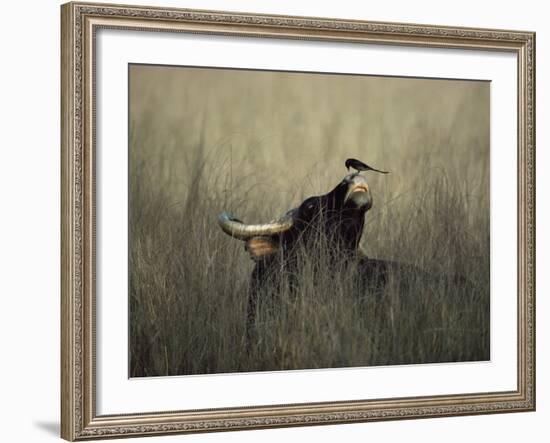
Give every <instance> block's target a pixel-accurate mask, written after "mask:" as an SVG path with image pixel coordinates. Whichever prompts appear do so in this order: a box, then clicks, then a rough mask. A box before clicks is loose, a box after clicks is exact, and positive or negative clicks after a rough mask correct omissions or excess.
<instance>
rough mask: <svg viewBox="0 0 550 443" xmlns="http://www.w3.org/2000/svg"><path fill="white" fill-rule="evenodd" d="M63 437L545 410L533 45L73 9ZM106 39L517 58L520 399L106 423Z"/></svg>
mask: <svg viewBox="0 0 550 443" xmlns="http://www.w3.org/2000/svg"><path fill="white" fill-rule="evenodd" d="M61 23H62V36H61V49H62V51H61V53H62V57H61V76H62V111H61V112H62V115H61V121H62V127H61V140H62V167H61V170H62V172H61V190H62V192H61V201H62V204H61V207H62V209H61V211H62V212H61V218H62V228H61V229H62V231H61V238H62V248H61V250H62V252H61V260H62V276H61V279H62V280H61V281H62V285H61V286H62V294H61V318H62V325H61V349H62V355H61V436H62V437H63V438H65V439H67V440H71V441H72V440H85V439H94V438H107V437H122V436H144V435H158V434H173V433H191V432H205V431H222V430H231V429H253V428H269V427H281V426H301V425H314V424H335V423H349V422H359V421H375V420H392V419H400V418H424V417H440V416H450V415H467V414H487V413H497V412H512V411H533V410H534V409H535V34H534V33H532V32H520V31H501V30H488V29H470V28H454V27H443V26H431V25H412V24H396V23H375V22H361V21H352V20H333V19H324V18H305V17H287V16H268V15H258V14H246V13H228V12H216V11H194V10H183V9H165V8H154V7H131V6H121V5H118V6H117V5H105V4H86V3H68V4H65V5H63V6H62V7H61ZM99 28H116V29H131V30H140V29H141V30H155V31H168V32H190V33H204V34H222V35H237V36H255V37H271V38H285V39H308V40H326V41H335V42H350V41H353V42H359V43H361V42H364V43H385V44H394V45H397V44H398V45H410V46H426V47H444V48H472V49H481V50H488V51H509V52H513V53H515V54H517V58H518V151H517V152H518V165H519V166H518V196H519V197H518V208H519V209H518V215H517V217H518V349H517V352H518V381H517V382H518V383H517V390H515V391H511V392H490V393H482V394H464V395H451V396H436V397H434V396H431V397H415V398H394V399H389V400H364V401H342V402H326V403H315V404H311V403H309V404H293V405H281V406H258V407H248V408H227V409H209V410H194V411H179V412H155V413H148V414H128V415H109V416H98V415H97V414H96V410H95V367H94V353H95V350H94V346H95V341H94V338H95V337H94V324H95V313H94V298H95V248H96V245H95V223H94V213H95V206H94V205H95V171H94V152H95V147H94V111H95V103H94V82H95V78H94V35H95V32H96V30H97V29H99Z"/></svg>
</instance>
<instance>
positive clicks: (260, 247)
mask: <svg viewBox="0 0 550 443" xmlns="http://www.w3.org/2000/svg"><path fill="white" fill-rule="evenodd" d="M244 248H245V249H246V251H247V252H248V253H249V254H250V258H251V259H252V260H254V261H259V260H262V259H265V258H268V257H269V256H270V255H274V254H276V253H277V251H278V250H279V242H278V241H277V240H276V239H275V238H273V237H268V236H261V237H252V238H249V239H248V240H246V243H245V245H244Z"/></svg>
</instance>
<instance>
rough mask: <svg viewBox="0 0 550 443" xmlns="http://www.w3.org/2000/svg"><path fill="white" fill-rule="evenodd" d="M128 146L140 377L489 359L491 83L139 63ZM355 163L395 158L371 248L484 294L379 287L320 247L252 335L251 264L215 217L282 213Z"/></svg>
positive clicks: (377, 197)
mask: <svg viewBox="0 0 550 443" xmlns="http://www.w3.org/2000/svg"><path fill="white" fill-rule="evenodd" d="M129 151H130V152H129V158H130V173H129V180H130V183H129V185H130V186H129V189H130V214H129V222H130V242H129V254H130V257H129V262H130V294H129V297H130V362H131V365H130V366H131V375H132V376H154V375H176V374H201V373H219V372H235V371H256V370H280V369H302V368H326V367H345V366H367V365H381V364H404V363H426V362H448V361H469V360H484V359H488V358H489V312H488V306H489V270H490V263H489V252H490V238H489V232H490V218H489V85H488V84H487V83H483V82H466V81H438V80H423V79H398V78H376V77H360V76H330V75H306V74H289V73H269V72H251V71H228V70H201V69H191V68H168V67H146V66H132V67H131V69H130V145H129ZM348 157H357V158H360V159H362V160H364V161H366V162H367V163H369V164H372V165H373V166H375V167H380V168H382V169H389V170H391V174H389V175H387V176H382V175H377V174H372V175H369V176H368V177H369V181H370V184H371V191H372V193H373V197H374V205H373V208H372V209H371V210H370V211H369V212H368V214H367V223H366V227H365V232H364V234H363V239H362V245H361V246H362V249H363V250H364V251H365V252H366V253H367V254H368V255H369V256H370V257H376V258H383V259H388V260H395V261H399V262H402V263H406V264H410V265H414V266H417V267H418V268H420V269H423V270H425V271H427V272H430V273H433V274H448V273H458V274H460V275H462V276H464V277H466V278H467V280H468V281H469V285H470V290H468V291H466V292H464V291H462V292H461V291H459V290H458V289H457V288H456V287H453V286H452V285H450V286H449V285H445V284H441V283H438V282H437V281H432V282H426V281H425V280H424V279H421V278H416V277H415V276H414V275H413V276H409V275H407V276H406V279H407V282H406V283H407V286H408V288H409V290H408V292H407V293H406V294H402V291H400V290H399V288H400V286H402V283H403V282H399V281H392V282H391V283H390V285H389V286H388V288H387V290H386V292H385V293H384V294H381V296H380V297H368V296H366V295H367V294H365V293H362V292H361V290H360V289H361V288H359V286H358V281H359V279H358V278H354V276H356V275H357V272H358V271H357V270H355V269H353V268H352V269H349V268H346V269H342V270H341V272H337V271H338V270H337V269H336V270H334V271H335V272H332V273H331V274H329V273H326V272H320V271H319V263H320V262H321V264H322V261H323V257H316V258H315V260H314V261H311V260H310V261H308V260H307V259H306V260H305V261H304V263H303V267H302V269H303V272H302V274H301V275H300V276H299V278H300V290H299V292H298V293H293V292H291V291H287V290H282V291H280V293H279V294H277V297H275V298H273V300H271V301H270V300H269V299H265V300H264V299H263V300H262V301H261V302H260V304H259V306H258V317H257V322H256V339H255V341H254V343H253V345H250V343H247V338H246V303H247V289H248V283H249V278H250V273H251V270H252V267H253V263H252V262H251V260H250V259H249V258H248V256H247V254H246V252H245V251H244V248H243V244H242V243H241V242H239V241H237V240H234V239H231V238H229V237H227V236H226V235H225V234H223V233H222V231H221V230H220V229H219V227H218V226H217V223H216V218H217V215H218V214H219V213H220V212H221V211H223V210H229V211H231V212H233V213H235V214H236V215H237V216H239V218H242V219H244V220H245V221H264V220H265V221H267V220H270V219H273V218H274V217H276V216H278V215H280V214H282V213H283V212H285V211H286V210H288V209H290V208H291V207H295V206H297V205H298V204H299V203H300V202H301V201H303V199H304V198H305V197H308V196H311V195H319V194H324V193H326V192H328V191H329V190H330V189H332V188H333V187H334V186H335V185H336V184H337V183H338V182H339V181H340V180H341V178H342V177H343V176H344V175H345V172H346V171H345V169H344V167H343V162H344V160H345V159H346V158H348ZM321 269H322V266H321ZM283 287H284V285H283Z"/></svg>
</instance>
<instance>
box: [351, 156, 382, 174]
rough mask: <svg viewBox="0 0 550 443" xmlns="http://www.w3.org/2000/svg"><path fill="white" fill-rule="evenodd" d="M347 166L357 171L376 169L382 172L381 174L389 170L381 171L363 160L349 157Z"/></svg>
mask: <svg viewBox="0 0 550 443" xmlns="http://www.w3.org/2000/svg"><path fill="white" fill-rule="evenodd" d="M346 168H347V169H348V171H349V168H353V169H355V170H356V171H357V172H361V171H375V172H380V173H381V174H387V173H388V171H380V170H379V169H374V168H371V167H370V166H369V165H367V164H365V163H363V162H362V161H361V160H357V159H356V158H348V159H347V160H346Z"/></svg>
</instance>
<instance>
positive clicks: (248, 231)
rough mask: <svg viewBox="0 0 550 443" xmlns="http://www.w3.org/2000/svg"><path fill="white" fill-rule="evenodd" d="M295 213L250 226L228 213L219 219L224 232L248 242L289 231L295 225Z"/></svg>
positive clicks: (291, 212) (221, 215) (223, 213)
mask: <svg viewBox="0 0 550 443" xmlns="http://www.w3.org/2000/svg"><path fill="white" fill-rule="evenodd" d="M292 214H293V211H289V212H287V213H286V214H285V215H283V216H282V217H281V218H280V219H279V220H274V221H272V222H269V223H263V224H257V225H248V224H246V223H243V222H242V221H240V220H238V219H236V218H235V217H233V215H231V214H229V213H228V212H225V211H224V212H222V213H221V214H220V215H219V217H218V223H219V225H220V227H221V228H222V230H223V232H225V233H226V234H228V235H230V236H231V237H235V238H238V239H239V240H248V239H249V238H252V237H258V236H261V235H277V234H282V233H283V232H285V231H288V230H289V229H290V228H291V227H292V224H293V223H294V218H293V217H292Z"/></svg>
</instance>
